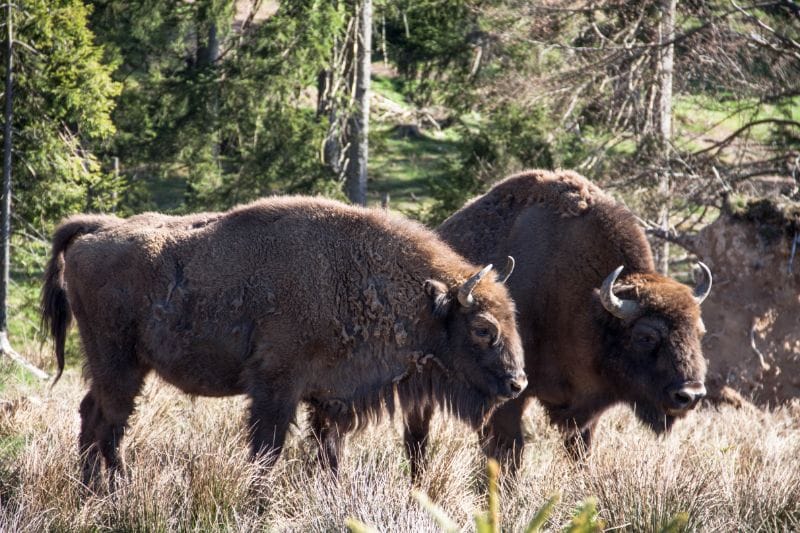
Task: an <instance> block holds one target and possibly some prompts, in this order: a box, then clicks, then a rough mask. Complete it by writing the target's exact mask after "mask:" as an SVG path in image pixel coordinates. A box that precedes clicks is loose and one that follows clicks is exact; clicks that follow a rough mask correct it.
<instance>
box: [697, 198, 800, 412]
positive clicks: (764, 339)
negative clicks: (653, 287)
mask: <svg viewBox="0 0 800 533" xmlns="http://www.w3.org/2000/svg"><path fill="white" fill-rule="evenodd" d="M798 235H800V204H798V203H791V202H780V201H778V200H776V199H774V198H770V199H758V200H750V201H747V202H740V203H739V204H738V205H733V206H731V207H730V209H728V210H726V212H724V213H723V214H722V215H721V216H720V217H719V218H718V219H717V220H716V221H715V222H714V223H712V224H710V225H708V226H707V227H705V228H704V229H703V230H702V231H701V232H700V233H699V234H698V235H697V236H696V237H695V238H694V239H693V244H694V248H695V250H696V251H698V252H699V253H700V255H701V258H702V260H703V261H705V262H706V263H707V264H708V266H709V267H711V271H712V272H713V273H714V288H713V289H712V291H711V294H710V296H709V297H708V299H707V300H706V302H705V303H704V304H703V320H704V321H705V324H706V329H707V330H708V334H707V335H706V337H705V339H704V350H705V353H706V357H707V358H708V359H709V361H710V367H709V382H710V385H711V387H710V389H711V390H714V389H716V390H719V389H720V388H721V387H722V386H724V385H729V386H730V387H733V388H734V389H736V390H738V391H740V392H741V393H742V394H743V395H744V396H746V397H751V398H752V399H753V401H754V402H756V403H758V404H761V405H765V404H775V403H780V402H785V401H787V400H790V399H792V398H800V242H796V241H797V239H798ZM793 243H796V244H794V247H795V248H796V252H795V255H796V256H795V257H794V258H793V260H792V249H793Z"/></svg>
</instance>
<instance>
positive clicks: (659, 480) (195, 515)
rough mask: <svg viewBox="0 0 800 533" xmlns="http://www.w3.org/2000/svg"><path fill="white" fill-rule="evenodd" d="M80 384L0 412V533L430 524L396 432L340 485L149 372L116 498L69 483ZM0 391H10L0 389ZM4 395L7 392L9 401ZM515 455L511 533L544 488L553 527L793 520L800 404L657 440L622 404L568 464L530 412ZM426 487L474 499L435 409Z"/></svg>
mask: <svg viewBox="0 0 800 533" xmlns="http://www.w3.org/2000/svg"><path fill="white" fill-rule="evenodd" d="M83 389H84V386H83V384H82V383H81V382H80V380H79V379H78V378H77V377H76V375H75V373H68V374H67V375H66V377H65V379H63V380H62V382H60V383H59V384H58V385H57V386H56V387H55V389H54V390H53V391H52V392H48V391H47V390H46V388H45V387H44V386H42V387H41V388H38V389H32V388H31V387H30V386H26V388H24V389H18V390H16V391H11V395H12V396H13V395H17V397H19V398H24V397H28V398H30V397H32V396H33V395H36V397H38V398H39V400H33V401H31V400H25V399H21V400H20V401H16V402H14V403H13V405H12V406H11V407H7V409H5V410H4V411H3V412H2V413H1V414H0V531H42V530H69V531H75V530H78V531H80V530H92V531H97V530H115V531H118V530H126V531H133V530H147V531H175V530H178V531H188V530H192V531H194V530H196V531H219V530H233V531H251V530H264V529H267V530H279V531H330V530H342V529H344V524H345V520H346V519H347V518H348V517H355V518H357V519H359V520H361V521H362V522H364V523H366V524H370V525H372V526H374V527H375V528H377V529H378V530H380V531H430V530H435V529H436V527H435V524H434V522H433V521H432V519H431V518H430V516H429V515H428V513H427V512H426V511H425V510H424V509H422V508H421V506H420V505H419V503H417V502H416V500H414V498H412V497H411V487H410V483H409V477H408V464H407V462H406V461H405V459H404V458H403V454H402V451H401V444H400V433H399V431H398V428H397V427H392V426H391V425H389V424H384V425H381V426H378V427H374V428H370V429H369V430H367V431H365V432H364V433H362V434H360V435H357V436H356V437H354V438H351V439H350V442H349V447H348V452H347V455H346V457H345V459H344V462H343V464H342V468H341V476H340V480H339V482H338V484H337V483H336V482H334V481H333V480H331V479H330V477H329V476H327V475H326V474H325V473H324V472H322V471H320V470H319V469H318V468H317V467H316V466H315V465H314V464H313V462H312V461H310V460H308V459H307V458H308V457H310V456H311V453H310V450H311V446H310V445H309V443H308V442H306V441H305V440H304V439H303V437H302V435H303V434H304V428H303V427H302V426H303V424H300V426H301V427H298V428H297V431H296V432H295V434H294V435H292V437H291V438H290V444H289V446H288V449H287V450H286V451H285V453H284V456H283V457H282V459H281V460H280V461H279V462H278V464H277V466H276V467H275V468H273V469H272V470H260V469H259V467H258V466H257V465H254V464H252V463H251V462H250V461H248V452H247V446H246V443H245V438H244V431H243V428H244V420H245V410H246V401H245V400H244V399H242V398H235V399H226V400H212V399H204V398H198V399H194V400H192V399H190V398H189V397H188V396H186V395H183V394H181V393H179V392H177V391H175V390H173V389H172V388H171V387H169V386H167V385H164V384H162V383H161V382H159V381H157V380H151V381H150V382H149V383H148V385H147V387H146V390H145V392H144V394H143V395H142V397H141V398H140V400H139V408H138V413H137V415H136V416H135V418H134V419H133V420H132V427H131V429H130V432H129V434H128V437H127V438H126V442H125V444H124V446H123V454H124V457H125V458H126V460H127V465H128V467H129V470H130V476H129V478H128V479H127V480H125V481H123V482H122V483H120V487H119V489H118V491H117V492H116V493H114V494H112V495H107V494H100V495H92V494H87V493H85V492H84V491H82V489H81V487H80V484H79V482H78V481H77V479H76V476H77V472H78V456H77V451H76V448H77V445H76V440H77V431H78V425H79V420H78V415H77V409H78V404H79V402H80V399H81V397H82V394H83ZM7 392H9V391H7ZM7 396H8V395H7ZM531 428H532V431H531V433H532V434H531V443H530V445H529V446H528V450H527V452H526V457H525V464H524V467H523V468H522V470H521V471H520V472H519V474H518V475H517V476H515V477H513V478H511V477H508V476H506V477H504V478H503V480H502V486H501V498H500V505H501V513H502V523H503V526H504V527H503V529H504V530H508V531H514V530H520V529H522V528H523V527H524V526H525V524H527V522H528V521H529V520H530V519H531V518H532V517H533V516H534V514H535V513H536V511H537V510H538V509H539V508H540V507H541V506H542V505H544V504H545V502H546V501H547V500H548V498H549V497H550V496H551V495H552V494H554V493H561V495H562V497H561V502H560V503H559V504H558V505H557V506H556V508H555V509H554V512H553V514H552V515H551V517H550V520H549V521H548V523H547V528H548V529H551V530H552V529H560V528H561V527H563V526H564V525H566V524H567V523H568V522H569V519H570V517H571V516H572V515H573V512H574V510H575V508H576V507H577V506H578V504H579V503H580V502H581V501H583V500H585V499H586V498H587V497H588V496H596V497H597V500H598V509H599V513H600V518H602V519H603V520H604V521H605V523H606V526H607V527H608V528H619V529H620V530H629V531H658V530H659V529H661V527H663V526H664V525H665V524H666V523H667V522H669V520H670V519H671V518H672V517H674V516H675V515H676V514H677V513H679V512H683V511H685V512H687V513H688V516H689V523H688V527H689V529H691V530H703V531H782V530H798V529H800V406H797V405H796V406H794V407H787V408H783V409H780V410H777V411H774V412H771V413H766V412H761V411H748V410H739V411H736V410H732V409H727V408H724V409H722V410H721V411H716V410H713V409H704V410H701V411H699V412H696V413H693V414H692V416H690V417H689V418H688V419H687V420H686V421H684V422H683V423H681V424H677V425H676V429H675V431H673V432H672V434H671V435H669V436H668V437H666V438H663V439H657V438H655V437H653V436H652V435H651V434H650V433H649V432H648V431H646V430H645V429H643V428H641V427H640V426H639V425H638V424H637V423H636V421H635V420H634V418H633V415H632V414H631V413H630V411H629V410H627V409H623V408H620V409H616V410H614V411H613V412H611V413H610V414H609V415H608V416H606V417H605V418H604V419H603V420H602V422H601V424H600V426H599V428H598V435H597V439H596V444H597V446H596V448H595V450H594V455H593V456H592V457H591V459H590V460H589V462H588V464H586V465H583V466H578V465H576V464H574V463H572V462H571V461H569V460H568V459H567V458H566V456H565V454H564V453H563V451H562V449H561V444H560V439H559V437H558V434H557V433H556V432H555V431H553V430H551V429H550V428H549V427H548V426H547V425H546V423H545V420H544V417H543V415H542V413H541V411H540V410H538V409H536V408H534V409H533V410H532V413H531ZM431 452H432V455H431V462H430V467H429V468H428V470H427V472H426V474H425V476H424V479H423V481H422V487H421V488H422V489H423V490H424V491H425V492H427V493H428V494H429V495H430V497H431V499H433V500H434V501H435V502H437V503H438V504H439V505H441V506H442V507H443V508H444V509H445V510H446V511H447V513H448V514H449V515H450V516H451V517H453V518H454V519H455V520H456V521H457V522H458V523H459V524H461V525H463V527H465V528H469V527H471V524H472V516H473V514H474V512H475V511H476V510H479V509H485V508H486V501H485V493H486V491H485V480H484V475H483V464H484V461H483V459H482V456H481V453H480V451H479V449H478V446H477V442H476V439H475V436H474V435H473V434H472V433H471V432H470V431H468V430H467V429H466V428H465V427H463V426H461V425H459V424H457V423H455V422H452V421H450V420H446V419H438V420H437V421H436V423H435V428H434V440H433V442H432V445H431Z"/></svg>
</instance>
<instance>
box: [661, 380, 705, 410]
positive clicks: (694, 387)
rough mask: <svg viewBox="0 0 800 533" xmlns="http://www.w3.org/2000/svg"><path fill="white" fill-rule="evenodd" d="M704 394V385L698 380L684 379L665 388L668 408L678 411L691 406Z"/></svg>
mask: <svg viewBox="0 0 800 533" xmlns="http://www.w3.org/2000/svg"><path fill="white" fill-rule="evenodd" d="M705 395H706V387H705V385H703V383H701V382H700V381H686V382H684V383H681V384H680V385H677V386H675V387H671V388H669V389H668V390H667V398H668V399H669V408H670V410H672V411H679V412H683V411H687V410H689V409H691V408H693V407H694V406H695V405H697V402H699V401H700V400H701V399H702V398H703V397H704V396H705Z"/></svg>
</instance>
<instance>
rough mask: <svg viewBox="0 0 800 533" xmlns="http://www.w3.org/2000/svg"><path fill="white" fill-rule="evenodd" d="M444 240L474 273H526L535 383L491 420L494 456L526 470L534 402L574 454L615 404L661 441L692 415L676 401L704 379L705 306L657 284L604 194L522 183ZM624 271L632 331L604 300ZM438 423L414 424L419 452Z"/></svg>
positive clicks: (672, 284) (621, 211)
mask: <svg viewBox="0 0 800 533" xmlns="http://www.w3.org/2000/svg"><path fill="white" fill-rule="evenodd" d="M438 233H439V234H440V235H441V236H442V237H444V238H445V240H446V241H447V242H449V243H450V244H451V245H452V246H453V247H454V248H455V249H456V250H457V251H459V252H461V253H462V254H464V255H465V256H466V257H467V258H468V259H471V260H473V261H497V260H499V259H500V258H502V257H505V256H506V255H512V256H514V257H515V258H516V261H517V268H516V270H515V272H514V274H513V275H512V276H511V278H510V279H509V281H508V286H509V289H510V290H511V294H512V296H513V297H514V300H515V302H516V304H517V308H518V310H519V324H520V333H521V335H522V337H523V345H524V347H525V357H526V370H527V372H528V375H529V376H533V377H535V379H533V381H532V382H531V386H530V387H528V389H527V390H526V391H525V392H524V393H523V395H522V396H520V397H519V398H517V399H516V400H514V401H511V402H508V403H506V404H504V405H503V406H501V407H500V408H499V409H498V410H497V411H496V412H495V414H494V415H493V416H492V418H491V420H490V422H489V423H488V425H487V428H488V431H487V432H486V435H485V444H486V449H487V452H488V453H491V454H496V455H505V454H507V453H510V452H512V451H513V454H514V457H515V458H516V459H517V460H518V459H519V453H520V451H521V449H522V444H523V439H522V427H521V424H520V422H521V418H522V415H523V412H524V410H525V407H526V405H527V404H528V402H529V401H530V399H531V398H534V397H535V398H538V399H539V401H540V402H541V403H542V404H543V405H544V406H545V408H546V409H547V412H548V413H549V416H550V419H551V420H552V421H553V423H555V424H557V425H558V426H559V427H561V428H562V430H564V432H565V433H566V437H567V444H568V446H569V449H570V451H571V452H572V453H579V452H580V451H581V450H583V449H586V448H587V447H588V446H589V443H590V439H591V432H592V427H593V426H594V424H595V422H596V421H597V419H598V417H599V416H600V414H601V413H602V412H603V411H605V410H606V409H607V408H608V407H609V406H611V405H613V404H615V403H618V402H626V403H628V404H630V405H631V406H632V407H633V408H634V409H635V411H636V414H637V416H638V417H639V418H640V419H641V420H642V421H644V422H645V423H646V424H648V425H649V426H650V427H651V428H652V429H653V430H654V431H656V432H661V431H664V430H666V429H669V428H670V427H671V425H672V424H673V422H674V420H675V418H676V416H682V415H683V414H684V413H685V410H683V409H676V408H675V406H674V405H672V403H671V401H670V398H669V394H668V392H667V391H668V390H672V389H670V388H671V387H672V388H674V387H675V386H676V384H681V383H688V382H694V381H697V382H702V381H703V379H704V377H705V371H706V363H705V360H704V358H703V354H702V351H701V348H700V337H701V335H702V332H703V326H702V322H701V320H700V309H699V306H698V305H697V303H696V301H695V299H694V297H693V292H692V291H691V290H690V288H689V287H686V286H684V285H682V284H680V283H678V282H676V281H674V280H672V279H669V278H666V277H664V276H661V275H659V274H657V273H655V272H654V264H653V258H652V255H651V252H650V248H649V246H648V243H647V240H646V238H645V234H644V232H643V231H642V229H641V228H640V227H639V225H638V224H637V222H636V220H635V218H634V216H633V214H632V213H631V212H630V211H628V210H627V209H626V208H625V207H623V206H622V205H619V204H617V203H616V202H615V201H614V200H613V199H612V198H611V197H610V196H608V195H606V194H605V193H603V192H602V191H601V190H600V189H599V188H598V187H596V186H595V185H593V184H592V183H590V182H589V181H587V180H586V179H584V178H583V177H581V176H580V175H578V174H576V173H574V172H568V171H559V172H547V171H526V172H522V173H520V174H517V175H514V176H511V177H509V178H507V179H505V180H504V181H502V182H500V183H498V184H497V185H495V186H494V187H493V188H492V189H491V190H490V191H489V192H488V193H486V194H485V195H483V196H481V197H479V198H477V199H475V200H473V201H472V202H470V203H469V204H467V205H466V206H465V207H464V208H463V209H461V210H459V211H458V212H457V213H455V214H454V215H452V216H451V217H450V218H448V219H447V220H446V221H445V222H444V223H443V224H442V225H441V226H440V227H439V229H438ZM620 265H624V266H625V269H624V270H623V274H622V276H621V278H620V281H619V282H618V285H617V288H616V294H617V295H618V296H619V297H621V298H627V299H634V300H636V301H638V303H639V304H640V307H641V313H640V315H639V316H638V317H635V318H634V319H633V320H630V321H628V322H625V321H623V320H621V319H619V318H616V317H615V316H612V315H611V314H610V313H609V312H608V311H606V310H605V308H604V307H603V306H602V304H601V302H600V300H599V298H598V288H599V287H600V285H601V284H602V282H603V280H604V279H605V278H606V277H607V276H608V275H609V274H610V273H611V272H613V271H614V269H616V268H617V267H618V266H620ZM692 406H693V405H692ZM429 420H430V412H429V411H428V412H427V413H422V414H420V413H416V414H415V415H414V416H411V417H410V418H409V423H408V425H409V430H408V432H407V440H408V442H407V446H408V447H409V449H412V448H415V447H418V446H419V442H424V439H425V438H426V435H427V431H428V423H429Z"/></svg>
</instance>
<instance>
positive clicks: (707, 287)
mask: <svg viewBox="0 0 800 533" xmlns="http://www.w3.org/2000/svg"><path fill="white" fill-rule="evenodd" d="M697 266H698V267H700V270H701V271H702V272H703V276H702V278H701V279H700V281H698V282H697V285H695V288H694V301H695V302H697V305H700V304H702V303H703V300H705V299H706V297H707V296H708V293H710V292H711V270H709V268H708V267H707V266H706V264H705V263H703V262H702V261H698V262H697Z"/></svg>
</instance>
